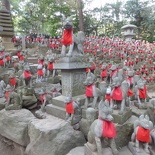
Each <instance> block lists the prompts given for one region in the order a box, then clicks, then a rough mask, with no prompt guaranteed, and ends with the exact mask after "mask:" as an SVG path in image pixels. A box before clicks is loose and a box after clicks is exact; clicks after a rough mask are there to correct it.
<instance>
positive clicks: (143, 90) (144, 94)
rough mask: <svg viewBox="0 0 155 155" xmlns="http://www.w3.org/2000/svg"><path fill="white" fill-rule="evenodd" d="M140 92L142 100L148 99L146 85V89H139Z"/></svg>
mask: <svg viewBox="0 0 155 155" xmlns="http://www.w3.org/2000/svg"><path fill="white" fill-rule="evenodd" d="M138 91H139V97H140V99H146V85H145V86H144V89H138Z"/></svg>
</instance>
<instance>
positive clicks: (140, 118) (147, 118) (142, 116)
mask: <svg viewBox="0 0 155 155" xmlns="http://www.w3.org/2000/svg"><path fill="white" fill-rule="evenodd" d="M144 118H145V119H146V120H148V121H149V120H150V119H149V116H148V115H145V116H144V115H141V116H140V117H139V120H143V119H144Z"/></svg>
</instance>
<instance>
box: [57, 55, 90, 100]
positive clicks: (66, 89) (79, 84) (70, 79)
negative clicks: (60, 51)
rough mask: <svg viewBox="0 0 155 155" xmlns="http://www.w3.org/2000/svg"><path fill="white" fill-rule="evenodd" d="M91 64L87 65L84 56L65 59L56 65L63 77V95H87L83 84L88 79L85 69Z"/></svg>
mask: <svg viewBox="0 0 155 155" xmlns="http://www.w3.org/2000/svg"><path fill="white" fill-rule="evenodd" d="M87 67H89V64H87V63H85V60H84V59H83V57H82V56H79V57H64V58H60V59H59V60H58V61H57V62H56V63H54V69H60V70H61V75H62V95H63V96H68V95H70V96H72V97H73V96H78V95H82V94H84V93H85V86H84V84H83V82H84V80H85V79H86V72H85V69H86V68H87Z"/></svg>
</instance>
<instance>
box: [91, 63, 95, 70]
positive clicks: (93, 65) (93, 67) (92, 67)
mask: <svg viewBox="0 0 155 155" xmlns="http://www.w3.org/2000/svg"><path fill="white" fill-rule="evenodd" d="M95 69H96V65H95V63H92V66H91V68H90V70H91V71H92V70H95Z"/></svg>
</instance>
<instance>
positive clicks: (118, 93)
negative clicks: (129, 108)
mask: <svg viewBox="0 0 155 155" xmlns="http://www.w3.org/2000/svg"><path fill="white" fill-rule="evenodd" d="M112 99H113V100H116V101H122V100H123V95H122V89H121V87H120V86H119V87H115V88H114V89H113V90H112Z"/></svg>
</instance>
